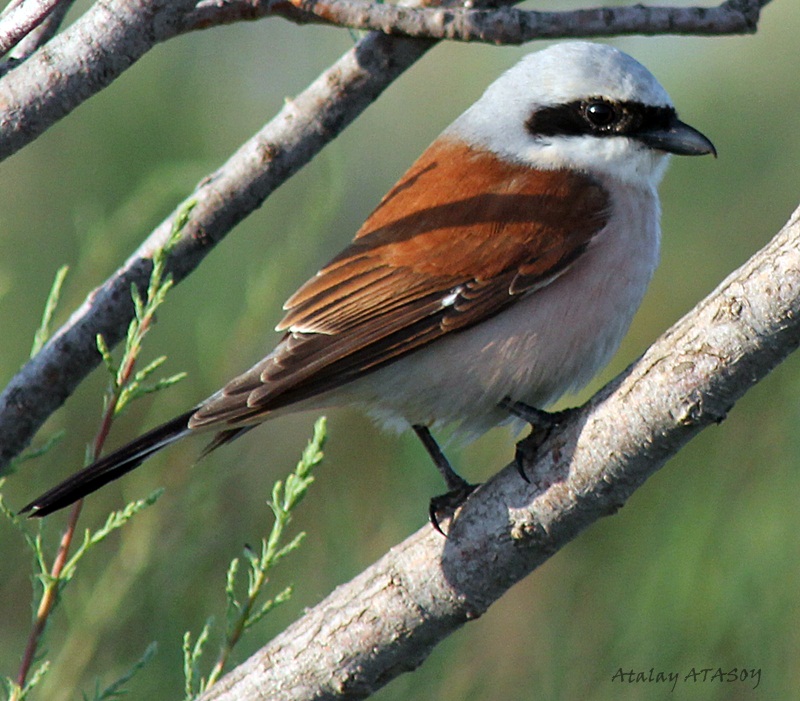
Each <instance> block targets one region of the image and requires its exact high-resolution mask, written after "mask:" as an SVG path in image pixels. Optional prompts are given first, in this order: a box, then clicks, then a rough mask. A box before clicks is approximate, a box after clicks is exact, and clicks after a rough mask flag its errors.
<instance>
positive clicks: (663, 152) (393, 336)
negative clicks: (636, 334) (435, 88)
mask: <svg viewBox="0 0 800 701" xmlns="http://www.w3.org/2000/svg"><path fill="white" fill-rule="evenodd" d="M670 153H675V154H681V155H701V154H707V153H715V151H714V146H713V145H712V144H711V142H710V141H709V140H708V139H707V138H706V137H705V136H703V135H702V134H701V133H700V132H698V131H697V130H695V129H693V128H692V127H690V126H688V125H686V124H684V123H683V122H681V121H680V120H679V119H678V117H677V115H676V112H675V109H674V107H673V106H672V102H671V101H670V98H669V96H668V95H667V93H666V91H665V90H664V88H662V87H661V85H660V84H659V83H658V81H657V80H656V79H655V78H654V77H653V76H652V75H651V74H650V72H649V71H648V70H647V69H646V68H644V66H642V65H641V64H639V63H638V62H636V61H635V60H634V59H633V58H631V57H630V56H628V55H626V54H624V53H622V52H620V51H618V50H616V49H614V48H611V47H609V46H603V45H598V44H590V43H584V42H576V43H566V44H561V45H558V46H554V47H552V48H549V49H546V50H544V51H540V52H538V53H534V54H531V55H529V56H526V57H525V58H523V59H522V60H521V61H520V62H519V63H518V64H517V65H516V66H514V67H513V68H512V69H511V70H509V71H508V72H506V73H505V74H504V75H503V76H502V77H500V78H499V79H498V80H497V81H496V82H495V83H493V84H492V85H491V86H490V87H489V88H488V89H487V90H486V92H485V93H484V95H483V96H482V97H481V98H480V99H479V100H478V101H477V102H476V103H475V104H474V105H473V106H472V107H470V108H469V109H468V110H467V111H466V112H464V114H462V115H461V116H460V117H459V118H458V119H456V120H455V122H453V124H451V125H450V126H449V127H448V128H447V129H446V130H445V131H444V133H442V135H441V136H440V137H439V138H438V139H436V141H434V142H433V144H432V145H431V146H430V147H429V148H428V150H427V151H425V153H423V154H422V156H421V157H420V158H419V160H418V161H417V162H416V163H414V165H412V166H411V168H410V170H409V171H408V172H407V173H406V174H405V175H404V176H403V177H402V178H401V179H400V181H399V182H398V183H397V185H395V186H394V188H392V189H391V190H390V191H389V193H388V194H387V195H386V196H385V197H384V198H383V200H382V201H381V203H380V204H379V205H378V208H377V209H376V210H375V211H374V212H373V213H372V214H371V215H370V216H369V218H368V219H367V220H366V222H365V223H364V225H363V226H362V227H361V229H360V230H359V231H358V233H357V234H356V237H355V239H354V240H353V242H352V243H351V244H350V245H349V246H348V247H347V248H345V249H344V251H342V252H341V253H340V254H339V255H338V256H336V257H335V258H334V259H333V260H332V261H331V262H330V263H329V264H328V265H326V266H325V267H324V268H323V269H322V270H320V271H319V272H318V273H317V274H316V275H315V276H314V277H312V278H311V279H310V280H309V281H308V282H306V283H305V284H304V285H303V286H302V287H301V288H300V289H299V290H298V291H297V292H296V293H295V294H294V295H292V297H290V299H289V300H288V301H287V302H286V304H285V305H284V309H285V311H286V315H285V316H284V317H283V320H282V321H281V322H280V323H279V324H278V327H277V328H278V330H280V331H283V332H285V335H284V337H283V339H282V340H281V341H280V343H279V344H278V346H277V347H276V348H275V350H274V351H272V353H270V354H269V355H268V356H267V357H266V358H264V359H263V360H261V361H260V362H259V363H257V364H256V365H254V366H253V367H252V368H251V369H250V370H248V371H247V372H245V373H244V374H243V375H240V376H239V377H237V378H235V379H233V380H232V381H231V382H229V383H228V384H227V385H225V387H223V388H222V389H221V390H220V391H218V392H217V393H216V394H213V395H212V396H211V397H209V398H208V399H206V400H205V401H204V402H202V403H201V404H199V405H198V406H196V407H195V408H193V409H191V410H190V411H187V412H186V413H185V414H182V415H181V416H179V417H177V418H175V419H173V420H172V421H169V422H167V423H165V424H164V425H162V426H159V427H158V428H156V429H154V430H152V431H150V432H149V433H147V434H145V435H143V436H141V437H140V438H138V439H136V440H134V441H133V442H132V443H129V444H128V445H126V446H124V447H122V448H120V449H119V450H117V451H115V452H113V453H111V454H110V455H108V456H106V457H104V458H101V459H100V460H98V461H97V462H96V463H94V464H93V465H91V466H89V467H87V468H86V469H84V470H83V471H81V472H78V473H76V474H75V475H74V476H72V477H70V478H69V479H67V480H66V481H65V482H63V483H62V484H60V485H58V486H57V487H55V488H54V489H52V490H50V491H49V492H47V493H46V494H44V495H43V496H41V497H39V498H38V499H36V500H34V501H33V502H31V503H30V504H29V505H28V506H27V507H25V509H24V510H25V511H32V512H33V514H34V515H37V516H42V515H45V514H48V513H50V512H52V511H55V510H57V509H60V508H62V507H64V506H66V505H68V504H70V503H72V502H73V501H75V500H77V499H78V498H80V497H82V496H85V495H86V494H89V493H90V492H93V491H94V490H96V489H98V488H99V487H101V486H102V485H104V484H106V483H108V482H110V481H111V480H114V479H116V478H117V477H120V476H121V475H123V474H125V473H126V472H128V471H129V470H132V469H133V468H135V467H136V466H137V465H139V464H140V463H141V462H142V461H144V460H145V459H147V458H148V457H150V456H151V455H153V454H154V453H156V452H158V451H159V450H161V449H162V448H165V447H166V446H168V445H170V444H171V443H174V442H175V441H177V440H178V439H180V438H183V437H184V436H187V435H190V434H194V433H199V432H202V431H216V432H217V433H216V436H215V438H214V439H213V441H212V442H211V444H210V446H209V448H208V450H212V449H214V448H216V447H218V446H219V445H222V444H223V443H227V442H228V441H230V440H232V439H233V438H236V437H237V436H239V435H241V434H242V433H244V432H245V431H247V430H248V429H250V428H252V427H253V426H255V425H257V424H259V423H261V422H262V421H265V420H267V419H271V418H273V417H275V416H278V415H281V414H285V413H289V412H296V411H302V410H306V409H320V408H324V407H328V406H331V405H337V404H343V403H348V404H354V405H357V406H361V407H364V408H365V409H366V410H367V412H368V413H369V414H371V415H372V416H373V417H376V418H377V419H379V420H380V421H381V422H383V423H384V424H386V425H388V426H392V427H396V428H409V427H413V428H414V430H415V431H416V432H417V434H418V435H419V437H420V438H421V439H422V441H423V443H424V444H425V447H426V448H427V449H428V451H429V453H430V454H431V456H432V457H433V459H434V461H435V462H436V464H437V466H438V467H439V469H440V470H441V472H442V473H443V475H444V477H445V480H446V482H447V485H448V488H449V489H450V490H451V492H450V493H449V495H445V497H448V496H449V497H451V498H450V499H440V500H439V501H437V500H434V502H433V503H432V511H433V512H434V514H433V518H434V523H435V511H436V510H437V509H438V508H439V506H442V505H448V504H450V505H452V504H453V503H456V502H457V501H459V499H461V498H463V497H464V496H466V494H468V493H469V491H470V489H471V486H470V485H468V484H467V483H466V482H465V481H464V480H462V479H461V478H460V477H459V476H458V475H457V474H456V473H455V472H453V471H452V469H451V468H450V466H449V465H448V464H447V461H446V459H445V458H444V456H443V455H442V454H441V452H440V451H439V449H438V447H437V446H436V443H435V442H434V440H433V438H432V437H431V434H430V431H429V429H430V428H432V427H438V426H440V425H442V424H450V423H455V424H460V426H461V429H463V430H465V431H466V432H468V433H471V434H477V433H481V432H483V431H485V430H487V429H488V428H490V427H492V426H495V425H496V424H498V423H501V422H503V421H504V420H506V419H507V418H508V416H509V413H508V407H509V405H510V404H512V403H516V402H521V403H524V404H526V405H530V406H533V407H544V406H547V405H549V404H551V403H552V402H554V401H555V400H556V399H558V398H559V397H560V396H561V395H562V394H563V393H564V392H567V391H570V390H576V389H578V388H580V387H582V386H583V385H585V384H586V383H587V382H588V381H589V380H590V379H591V378H592V377H593V376H594V375H595V373H596V372H597V371H598V370H599V369H600V368H601V367H602V366H603V365H605V364H606V362H607V361H608V360H609V359H610V357H611V355H612V354H613V353H614V352H615V351H616V349H617V347H618V346H619V343H620V341H621V340H622V337H623V335H624V333H625V332H626V330H627V328H628V325H629V324H630V321H631V318H632V317H633V314H634V312H635V310H636V309H637V307H638V306H639V303H640V302H641V299H642V296H643V295H644V292H645V288H646V287H647V284H648V282H649V281H650V277H651V276H652V274H653V271H654V269H655V267H656V263H657V261H658V248H659V237H660V231H659V201H658V194H657V192H656V187H657V186H658V183H659V181H660V180H661V178H662V176H663V174H664V170H665V168H666V166H667V160H668V155H669V154H670Z"/></svg>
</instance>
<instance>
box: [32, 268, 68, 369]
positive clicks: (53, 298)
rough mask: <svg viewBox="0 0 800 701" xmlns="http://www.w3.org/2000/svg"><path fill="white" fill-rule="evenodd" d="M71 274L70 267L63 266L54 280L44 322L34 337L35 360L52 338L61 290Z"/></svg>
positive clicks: (45, 308) (33, 352)
mask: <svg viewBox="0 0 800 701" xmlns="http://www.w3.org/2000/svg"><path fill="white" fill-rule="evenodd" d="M68 272H69V266H68V265H62V266H61V267H60V268H59V269H58V271H56V277H55V280H53V285H52V287H51V288H50V294H48V295H47V301H46V302H45V304H44V312H42V322H41V323H40V324H39V328H38V329H37V330H36V333H35V334H34V336H33V346H32V347H31V355H30V357H31V358H33V356H34V355H36V354H37V353H38V352H39V351H40V350H41V349H42V346H44V344H45V343H47V339H49V338H50V322H52V320H53V314H55V311H56V307H58V301H59V299H60V298H61V288H62V287H63V286H64V280H66V279H67V273H68Z"/></svg>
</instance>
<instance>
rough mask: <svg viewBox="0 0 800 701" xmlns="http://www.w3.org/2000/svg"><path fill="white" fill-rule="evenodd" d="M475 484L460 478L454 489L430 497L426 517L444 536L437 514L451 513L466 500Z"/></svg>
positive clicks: (448, 514)
mask: <svg viewBox="0 0 800 701" xmlns="http://www.w3.org/2000/svg"><path fill="white" fill-rule="evenodd" d="M459 479H460V478H459ZM448 486H451V485H448ZM477 486H478V485H477V484H470V483H469V482H467V481H465V480H463V479H462V480H461V484H459V485H458V486H457V487H455V488H454V489H451V490H450V491H449V492H446V493H445V494H440V495H439V496H438V497H433V499H431V502H430V506H429V507H428V518H429V519H430V522H431V525H432V526H433V527H434V528H435V529H436V530H437V531H439V533H441V534H442V535H443V536H444V537H445V538H446V537H447V533H445V532H444V531H443V530H442V526H441V524H440V523H439V515H440V514H442V515H446V516H450V515H452V514H453V512H454V511H455V510H456V509H457V508H458V507H459V506H461V505H462V504H463V503H464V502H465V501H466V500H467V497H468V496H469V495H470V494H472V492H474V491H475V488H476V487H477Z"/></svg>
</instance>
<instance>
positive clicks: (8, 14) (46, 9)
mask: <svg viewBox="0 0 800 701" xmlns="http://www.w3.org/2000/svg"><path fill="white" fill-rule="evenodd" d="M62 2H64V0H26V2H23V3H11V4H9V5H8V6H7V7H6V9H5V10H4V11H3V15H2V17H0V56H1V55H3V54H6V53H8V52H9V51H10V50H11V49H12V48H14V47H15V46H16V45H17V44H18V43H19V42H20V41H22V39H23V38H24V37H25V36H26V35H27V34H30V33H31V32H32V31H33V30H34V29H36V27H38V26H39V25H40V24H41V23H42V22H44V21H45V20H46V19H47V18H48V17H49V16H50V15H51V13H53V12H54V11H55V10H56V8H57V7H58V5H60V4H61V3H62Z"/></svg>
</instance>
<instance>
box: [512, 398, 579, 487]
mask: <svg viewBox="0 0 800 701" xmlns="http://www.w3.org/2000/svg"><path fill="white" fill-rule="evenodd" d="M499 406H500V408H501V409H505V410H506V411H507V412H508V413H509V414H511V415H512V416H516V417H517V418H518V419H522V420H523V421H527V422H528V423H529V424H530V425H531V432H530V434H529V435H528V436H527V437H526V438H525V440H522V441H520V442H519V443H517V447H516V450H515V452H514V465H515V466H516V468H517V472H519V474H520V476H521V477H522V479H524V480H525V481H526V482H528V483H529V484H530V479H528V475H527V474H525V465H526V464H530V463H531V462H533V460H534V459H535V457H536V453H537V452H538V450H539V448H541V447H542V445H543V444H544V442H545V441H546V440H547V439H548V438H549V437H550V434H551V433H552V432H553V429H555V428H557V427H558V426H560V425H561V424H563V423H565V422H566V421H567V420H568V419H569V417H570V416H572V415H573V414H574V413H575V412H576V411H578V409H577V408H575V407H571V408H569V409H563V410H562V411H553V412H548V411H543V410H542V409H537V408H536V407H533V406H530V405H529V404H525V403H524V402H515V401H513V400H512V399H510V398H509V397H506V398H505V399H503V401H501V402H500V404H499Z"/></svg>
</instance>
